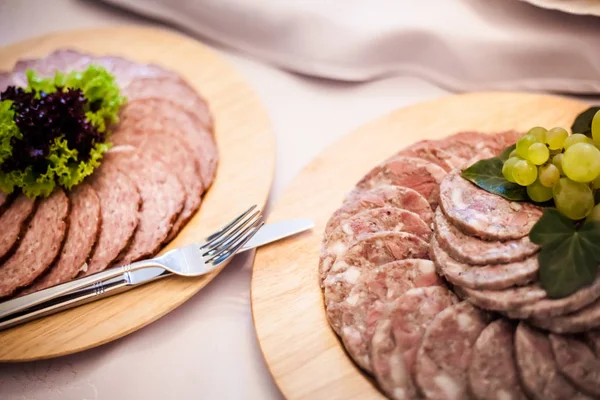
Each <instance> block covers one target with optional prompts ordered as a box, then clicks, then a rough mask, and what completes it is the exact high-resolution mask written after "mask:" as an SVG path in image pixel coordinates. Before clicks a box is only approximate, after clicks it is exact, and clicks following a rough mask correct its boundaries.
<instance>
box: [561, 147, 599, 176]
mask: <svg viewBox="0 0 600 400" xmlns="http://www.w3.org/2000/svg"><path fill="white" fill-rule="evenodd" d="M562 167H563V171H565V175H566V176H567V177H568V178H570V179H571V180H574V181H575V182H591V181H593V180H594V179H596V178H597V177H598V174H600V150H598V149H597V148H596V147H594V146H593V145H591V144H589V143H575V144H574V145H572V146H571V147H569V148H568V149H567V150H566V151H565V153H564V155H563V160H562Z"/></svg>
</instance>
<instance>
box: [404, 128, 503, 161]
mask: <svg viewBox="0 0 600 400" xmlns="http://www.w3.org/2000/svg"><path fill="white" fill-rule="evenodd" d="M491 143H492V139H491V137H490V135H487V134H485V133H481V132H459V133H455V134H454V135H451V136H448V137H446V138H444V139H440V140H424V141H421V142H417V143H415V144H413V145H412V146H410V147H408V149H415V148H423V147H435V148H438V149H441V150H443V151H445V152H447V153H449V154H452V156H454V157H456V158H458V159H460V160H461V161H460V165H456V167H459V166H461V165H463V164H464V163H465V162H467V161H468V160H471V159H473V158H474V157H477V156H479V155H480V154H481V153H483V152H486V151H488V152H489V150H488V149H489V146H490V144H491Z"/></svg>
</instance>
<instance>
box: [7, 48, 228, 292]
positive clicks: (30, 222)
mask: <svg viewBox="0 0 600 400" xmlns="http://www.w3.org/2000/svg"><path fill="white" fill-rule="evenodd" d="M89 65H98V66H101V67H104V68H105V69H106V70H108V71H109V72H110V73H112V74H113V76H114V77H115V79H116V82H117V84H118V86H119V87H120V88H121V92H122V94H123V96H126V98H127V102H126V104H125V105H124V106H123V107H122V109H121V110H120V112H119V118H120V121H119V122H118V123H117V124H116V126H115V127H114V131H113V132H112V135H111V137H110V139H109V140H110V141H111V142H112V144H113V147H112V148H111V149H110V150H109V151H108V152H106V154H104V156H103V160H102V164H101V166H100V167H99V168H98V169H97V170H96V171H94V172H93V173H92V174H91V175H90V176H89V177H88V178H87V179H85V180H84V181H83V182H81V184H79V185H77V186H76V187H74V188H73V190H71V191H69V192H67V191H65V190H63V189H62V188H60V187H57V188H55V189H54V191H52V192H51V193H50V194H49V195H48V196H47V197H44V196H39V198H37V199H34V198H32V197H30V196H27V195H26V194H23V193H19V192H17V191H15V192H14V193H11V194H7V193H6V192H2V193H0V197H2V199H3V202H2V203H3V204H2V209H3V212H2V213H1V214H0V224H1V225H2V226H3V227H5V229H3V231H2V233H0V247H2V252H1V254H0V260H1V261H2V264H1V265H0V298H7V297H9V296H15V295H16V296H19V295H21V294H25V293H32V292H35V291H37V290H40V289H44V288H47V287H50V286H54V285H56V284H60V283H65V282H67V281H69V280H71V279H74V278H76V277H78V276H86V275H90V274H92V273H95V272H100V271H102V270H104V269H106V268H110V267H113V266H119V265H124V264H129V263H131V262H134V261H137V260H140V259H144V258H149V257H152V256H153V255H154V254H156V253H157V252H158V251H160V249H161V248H162V247H163V246H164V245H166V244H167V243H168V242H169V241H171V239H173V238H174V237H175V236H177V234H178V233H179V231H180V230H181V229H182V228H183V227H184V226H185V224H186V223H187V222H188V221H189V220H190V219H191V218H192V217H193V215H194V214H195V213H196V212H197V211H198V209H199V207H200V203H201V200H202V196H203V194H204V193H205V191H207V190H209V188H210V186H211V184H212V182H213V180H214V177H215V174H216V170H217V163H218V150H217V145H216V141H215V138H214V129H213V119H212V115H211V113H210V110H209V106H208V104H207V103H206V101H205V100H204V99H203V98H202V97H201V95H200V94H198V93H197V92H196V91H195V90H194V89H193V88H192V87H191V86H190V85H189V84H188V83H187V82H186V81H185V80H184V79H183V78H182V77H181V76H180V75H178V74H177V73H175V72H174V71H170V70H167V69H165V68H162V67H159V66H157V65H152V64H142V63H136V62H133V61H131V60H128V59H126V58H122V57H115V56H103V57H95V56H93V55H91V54H88V53H84V52H82V51H75V50H71V49H59V50H56V51H54V52H52V53H50V54H49V55H47V56H46V57H43V58H38V59H27V60H19V61H18V62H17V63H16V64H15V67H14V69H13V70H12V71H10V72H4V73H3V74H2V75H1V76H0V80H1V81H2V83H0V92H2V100H5V97H9V96H8V94H9V93H8V91H10V90H11V89H13V90H14V89H15V88H17V87H26V86H27V77H26V74H25V72H26V71H28V70H30V71H34V72H35V73H36V74H37V76H39V77H42V78H45V77H48V76H53V75H54V74H55V73H56V71H59V72H61V73H64V74H68V73H71V72H72V71H81V70H85V69H86V68H87V66H89ZM48 97H49V96H47V98H48ZM36 106H37V107H40V108H41V106H39V105H35V104H34V105H33V107H36ZM21 118H23V117H21ZM15 146H17V145H15ZM15 151H16V150H15ZM8 161H11V160H10V159H8V160H7V161H6V162H5V163H6V164H7V163H8ZM49 232H51V234H49ZM23 265H28V266H29V268H27V269H23V268H22V266H23Z"/></svg>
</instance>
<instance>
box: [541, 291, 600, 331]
mask: <svg viewBox="0 0 600 400" xmlns="http://www.w3.org/2000/svg"><path fill="white" fill-rule="evenodd" d="M581 290H583V289H581ZM530 322H531V324H532V325H535V326H537V327H540V328H542V329H547V330H549V331H551V332H555V333H579V332H585V331H588V330H590V329H596V328H600V300H596V301H595V302H594V303H592V304H590V305H589V306H587V307H585V308H582V309H581V310H579V311H577V312H574V313H572V314H567V315H561V316H559V317H554V318H533V319H531V320H530Z"/></svg>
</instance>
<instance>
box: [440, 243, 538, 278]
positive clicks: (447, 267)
mask: <svg viewBox="0 0 600 400" xmlns="http://www.w3.org/2000/svg"><path fill="white" fill-rule="evenodd" d="M430 252H431V259H432V260H433V261H434V262H435V265H436V268H437V271H438V273H439V274H440V275H443V276H445V277H446V279H448V280H449V281H450V282H452V283H453V284H455V285H458V286H464V287H467V288H470V289H489V290H500V289H506V288H509V287H511V286H514V285H526V284H528V283H530V282H532V281H533V280H535V278H536V277H537V272H538V269H539V265H538V260H537V257H535V256H533V257H529V258H527V259H525V260H523V261H517V262H514V263H509V264H492V265H484V266H471V265H468V264H465V263H461V262H459V261H457V260H455V259H453V258H452V257H450V255H448V253H446V252H445V251H443V250H442V249H441V247H440V245H439V243H438V241H437V239H436V237H435V236H434V237H433V238H432V239H431V247H430Z"/></svg>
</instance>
